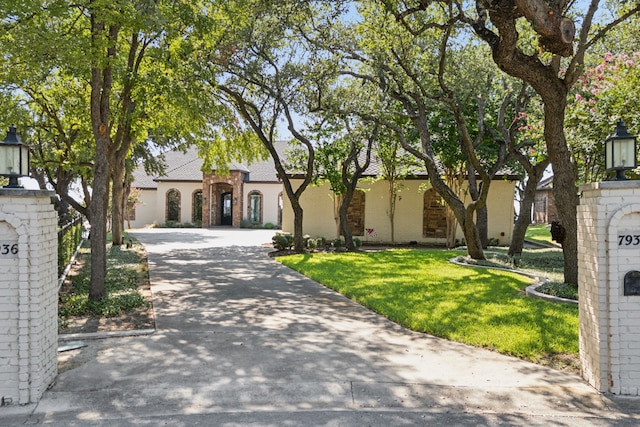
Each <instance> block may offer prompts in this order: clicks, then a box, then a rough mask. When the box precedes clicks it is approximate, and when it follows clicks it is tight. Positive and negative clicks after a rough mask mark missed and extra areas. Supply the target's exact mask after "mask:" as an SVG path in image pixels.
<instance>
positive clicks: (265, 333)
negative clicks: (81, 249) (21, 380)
mask: <svg viewBox="0 0 640 427" xmlns="http://www.w3.org/2000/svg"><path fill="white" fill-rule="evenodd" d="M133 234H134V235H135V236H136V237H137V238H139V239H140V240H141V241H142V242H143V243H144V244H145V245H146V247H147V250H148V252H149V262H150V270H151V284H152V291H153V298H154V308H155V313H156V328H157V331H156V333H154V334H152V335H146V336H134V337H120V338H108V339H99V340H86V341H85V342H86V343H87V344H88V346H87V347H85V348H83V349H78V350H73V351H70V352H65V353H60V365H59V367H60V372H59V375H58V378H57V381H56V383H55V384H54V385H53V386H52V387H51V389H50V390H48V391H47V392H46V393H45V395H44V397H43V399H42V400H41V401H40V403H39V404H37V405H30V406H23V407H3V408H0V425H3V426H4V425H21V424H29V425H32V424H50V425H64V426H84V425H86V426H89V425H91V426H94V425H98V426H119V425H172V426H191V425H203V426H209V425H212V426H214V425H215V426H247V425H249V426H283V425H284V426H289V425H291V426H294V425H295V426H302V425H323V426H361V425H373V426H393V425H398V426H400V425H447V426H452V425H528V426H543V425H544V426H549V425H556V426H589V425H593V426H620V425H623V426H624V425H628V426H632V425H638V424H639V423H640V400H638V399H620V398H615V399H612V397H611V396H608V397H607V396H601V395H600V394H598V393H597V392H595V391H594V390H593V389H592V388H590V387H589V386H587V385H585V384H584V383H583V382H582V380H581V379H580V378H579V377H577V376H574V375H570V374H566V373H562V372H558V371H554V370H551V369H547V368H544V367H541V366H538V365H535V364H531V363H527V362H523V361H521V360H518V359H514V358H510V357H506V356H502V355H499V354H496V353H493V352H490V351H486V350H482V349H476V348H473V347H469V346H466V345H462V344H458V343H453V342H449V341H446V340H442V339H438V338H434V337H431V336H428V335H424V334H419V333H414V332H411V331H407V330H405V329H403V328H401V327H399V326H398V325H396V324H394V323H392V322H389V321H387V320H386V319H384V318H382V317H381V316H378V315H376V314H374V313H372V312H370V311H368V310H366V309H364V308H363V307H361V306H359V305H358V304H355V303H353V302H352V301H350V300H348V299H346V298H344V297H342V296H341V295H339V294H336V293H335V292H333V291H330V290H328V289H326V288H324V287H322V286H320V285H318V284H317V283H315V282H313V281H311V280H309V279H307V278H305V277H303V276H301V275H299V274H297V273H295V272H292V271H291V270H289V269H287V268H285V267H283V266H281V265H280V264H278V263H277V262H275V261H273V260H272V259H270V258H269V257H268V256H267V252H268V251H269V250H270V249H269V248H267V247H265V246H260V244H261V243H266V242H269V241H270V237H271V235H273V232H265V231H263V230H231V229H212V230H201V229H179V230H176V229H173V230H168V229H149V230H137V231H136V232H135V233H133Z"/></svg>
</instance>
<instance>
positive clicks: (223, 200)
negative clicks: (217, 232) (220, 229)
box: [220, 191, 233, 225]
mask: <svg viewBox="0 0 640 427" xmlns="http://www.w3.org/2000/svg"><path fill="white" fill-rule="evenodd" d="M220 209H221V210H220V225H232V224H233V210H232V209H233V193H232V192H231V191H229V192H226V193H222V194H221V195H220Z"/></svg>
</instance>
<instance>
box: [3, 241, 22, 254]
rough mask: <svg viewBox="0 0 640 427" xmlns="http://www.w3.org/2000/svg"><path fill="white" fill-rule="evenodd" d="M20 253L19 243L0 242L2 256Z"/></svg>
mask: <svg viewBox="0 0 640 427" xmlns="http://www.w3.org/2000/svg"><path fill="white" fill-rule="evenodd" d="M12 255H18V244H17V243H12V242H0V257H6V256H12Z"/></svg>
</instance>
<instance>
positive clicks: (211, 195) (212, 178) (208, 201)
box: [202, 170, 245, 228]
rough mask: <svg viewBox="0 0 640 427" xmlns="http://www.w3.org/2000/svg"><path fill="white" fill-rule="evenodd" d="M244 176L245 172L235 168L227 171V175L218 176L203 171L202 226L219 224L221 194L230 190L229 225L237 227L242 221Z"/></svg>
mask: <svg viewBox="0 0 640 427" xmlns="http://www.w3.org/2000/svg"><path fill="white" fill-rule="evenodd" d="M244 177H245V173H244V172H241V171H237V170H233V171H230V172H229V175H228V176H218V175H216V174H215V173H205V174H204V175H203V178H202V226H203V227H205V228H206V227H213V226H215V225H220V224H221V196H222V194H223V193H225V192H229V191H230V192H232V193H233V198H232V201H233V203H232V208H231V216H232V219H231V226H232V227H234V228H239V227H240V223H241V222H242V212H243V206H244V203H243V202H244V200H243V199H244V191H243V187H244Z"/></svg>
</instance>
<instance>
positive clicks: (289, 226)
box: [282, 175, 515, 245]
mask: <svg viewBox="0 0 640 427" xmlns="http://www.w3.org/2000/svg"><path fill="white" fill-rule="evenodd" d="M300 182H301V181H300V180H294V188H297V186H299V185H300ZM400 186H401V188H402V190H401V191H400V193H399V194H398V199H397V202H396V211H395V221H394V223H395V227H394V240H393V241H394V242H396V243H409V242H416V243H420V244H436V245H444V244H446V241H447V239H446V231H447V221H446V211H447V208H446V205H445V203H444V202H443V200H442V198H441V197H440V195H438V194H437V193H436V191H435V190H434V189H433V188H431V185H430V184H429V180H428V178H427V177H426V176H424V175H423V176H414V177H411V178H407V179H405V180H402V181H401V182H400ZM358 188H359V190H358V191H357V194H356V196H355V197H354V199H353V201H352V202H351V204H350V207H349V215H348V216H349V225H350V227H351V232H352V233H353V236H354V237H358V238H360V239H361V240H362V241H363V242H368V243H388V242H391V241H392V240H391V226H390V221H389V217H388V214H387V212H388V211H389V207H388V206H389V190H388V184H387V182H386V181H382V180H364V181H361V183H360V184H359V185H358ZM514 190H515V181H514V180H513V179H508V177H503V176H500V177H496V178H495V179H494V180H493V182H492V183H491V188H490V190H489V195H488V200H487V207H488V212H489V223H488V235H489V239H495V241H497V242H499V244H501V245H508V244H509V243H510V242H511V236H512V231H513V218H514V206H513V199H514ZM300 202H301V205H302V208H303V212H304V213H303V232H304V233H305V234H308V235H309V236H310V237H312V238H317V237H325V238H334V237H336V234H337V224H336V222H335V220H334V202H333V198H332V195H331V189H330V187H329V185H328V184H325V185H321V186H316V187H309V188H308V189H307V190H305V192H304V193H303V195H302V197H301V200H300ZM293 220H294V216H293V209H292V208H291V203H290V202H289V200H288V199H287V197H285V198H284V207H283V213H282V230H283V231H288V232H292V231H293ZM456 238H458V239H462V238H463V233H462V230H461V229H460V227H457V232H456Z"/></svg>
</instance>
